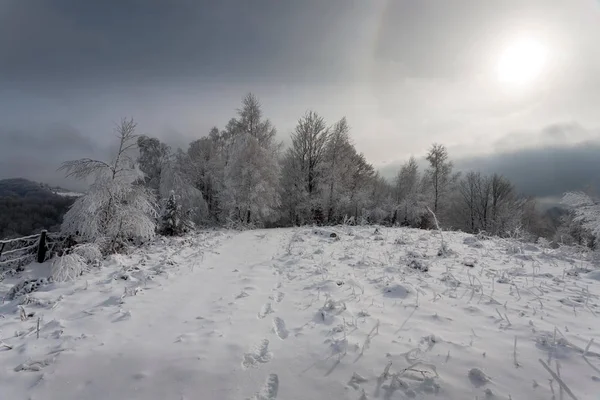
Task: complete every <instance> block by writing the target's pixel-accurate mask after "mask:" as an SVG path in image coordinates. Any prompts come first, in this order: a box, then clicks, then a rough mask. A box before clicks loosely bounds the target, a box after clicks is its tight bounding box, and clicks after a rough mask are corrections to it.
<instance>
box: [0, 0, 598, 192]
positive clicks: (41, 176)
mask: <svg viewBox="0 0 600 400" xmlns="http://www.w3.org/2000/svg"><path fill="white" fill-rule="evenodd" d="M523 40H534V41H535V42H536V43H539V44H540V45H541V46H543V48H544V51H545V57H544V65H543V68H541V69H540V72H539V74H538V75H537V76H536V77H535V79H532V80H531V81H528V82H526V83H525V84H522V85H514V84H511V83H506V82H503V81H501V80H499V79H498V74H497V69H498V65H499V60H500V59H501V57H502V55H503V54H505V53H504V51H505V49H506V48H510V46H511V45H513V44H515V43H520V42H522V41H523ZM0 55H1V57H0V178H5V177H17V176H21V177H26V178H31V179H36V180H42V181H46V182H49V183H60V184H66V185H68V183H65V181H63V180H61V179H59V177H60V174H58V173H56V172H55V169H56V168H57V167H58V165H59V164H60V162H61V161H63V160H65V159H72V158H80V157H84V156H98V157H101V156H103V155H104V154H105V153H106V148H107V146H108V143H109V141H110V140H111V139H112V138H113V136H112V128H113V127H114V123H115V122H116V121H118V120H119V119H120V118H121V117H124V116H131V117H133V118H135V119H136V120H137V121H138V126H139V133H143V134H147V135H151V136H156V137H159V138H161V139H163V140H165V141H167V142H169V143H171V144H174V145H176V146H177V145H185V144H186V143H187V142H189V141H190V140H193V139H195V138H198V137H201V136H204V135H206V134H207V132H208V131H209V129H210V127H212V126H214V125H217V126H219V127H223V126H224V125H225V123H226V122H227V121H228V120H229V118H231V117H232V116H233V115H234V113H235V109H236V108H237V107H238V106H239V104H240V100H241V97H242V96H243V95H244V94H245V93H246V92H248V91H252V92H253V93H255V94H256V95H257V96H258V97H259V98H260V99H261V102H262V104H263V108H264V112H265V114H266V116H267V117H269V118H270V119H271V120H272V121H273V122H274V123H275V125H276V126H277V128H278V131H279V135H280V138H281V139H282V140H284V141H285V139H286V137H289V133H290V132H291V130H292V129H293V127H294V125H295V123H296V121H297V119H298V117H300V116H301V115H302V114H303V113H304V112H305V111H306V110H308V109H314V110H315V111H317V112H319V113H320V114H322V115H323V116H324V117H325V118H326V119H327V120H328V121H329V122H334V121H335V120H337V119H339V118H340V117H342V116H346V117H347V118H348V121H349V123H350V125H351V127H352V136H353V138H354V141H355V143H356V146H357V148H358V150H359V151H362V152H364V153H365V155H366V156H367V158H368V159H369V160H370V161H371V162H372V163H373V164H374V165H375V166H376V167H378V168H380V169H381V170H382V171H383V172H384V173H385V174H386V175H390V174H393V173H394V171H395V170H396V169H397V168H398V165H399V164H401V163H402V162H403V161H405V160H406V159H407V158H408V157H409V156H410V155H415V156H418V157H420V156H422V155H424V154H425V152H426V151H427V148H428V147H429V146H430V144H431V143H432V142H439V143H443V144H445V145H446V146H447V147H448V149H449V152H450V155H451V157H452V158H453V159H455V160H456V162H457V165H458V166H460V167H461V168H473V169H481V170H482V171H491V170H494V171H496V170H497V171H499V172H502V173H506V174H507V175H508V176H509V177H511V178H514V179H515V180H516V181H518V184H519V186H520V188H521V189H522V190H523V191H525V192H528V193H529V194H539V195H540V196H552V195H557V194H559V193H560V192H561V191H563V190H569V189H576V188H577V187H578V186H582V185H588V184H593V183H596V184H598V178H596V181H595V182H594V175H596V177H597V176H598V173H597V171H599V170H600V161H599V159H600V157H599V156H598V153H597V152H594V151H593V150H598V149H600V73H599V72H598V71H600V3H599V2H598V0H560V1H559V0H502V1H500V0H498V1H491V0H490V1H481V0H438V1H427V0H419V1H410V0H406V1H401V0H389V1H384V0H380V1H379V0H369V1H360V0H355V1H352V0H327V1H323V0H304V1H282V0H278V1H275V0H273V1H261V0H252V1H247V0H239V1H227V0H221V1H197V0H172V1H158V0H112V1H109V0H105V1H80V0H54V1H43V0H27V1H22V0H3V1H1V2H0ZM534 61H535V60H534ZM517 65H519V64H518V63H517ZM516 166H518V167H516ZM559 166H563V167H562V168H561V167H559ZM565 168H568V169H569V171H570V172H568V173H567V172H565V173H562V174H560V173H559V174H558V175H557V172H560V171H564V169H565ZM557 170H560V171H557ZM574 178H577V179H574ZM574 186H577V187H574Z"/></svg>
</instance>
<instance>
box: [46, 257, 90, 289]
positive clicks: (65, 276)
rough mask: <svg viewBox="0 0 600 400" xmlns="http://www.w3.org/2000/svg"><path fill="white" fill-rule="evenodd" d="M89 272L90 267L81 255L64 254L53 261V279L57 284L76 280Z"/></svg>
mask: <svg viewBox="0 0 600 400" xmlns="http://www.w3.org/2000/svg"><path fill="white" fill-rule="evenodd" d="M87 270H88V265H87V263H86V261H85V259H84V258H83V257H82V256H80V255H79V254H75V253H72V254H64V255H62V256H60V257H56V258H55V259H54V261H52V279H53V280H54V281H56V282H66V281H71V280H74V279H76V278H77V277H79V276H81V275H83V273H84V272H86V271H87Z"/></svg>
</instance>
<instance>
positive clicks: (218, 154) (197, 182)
mask: <svg viewBox="0 0 600 400" xmlns="http://www.w3.org/2000/svg"><path fill="white" fill-rule="evenodd" d="M226 147H227V139H226V138H225V132H223V133H221V132H219V129H218V128H216V127H214V128H212V129H211V131H210V133H209V135H208V137H204V138H201V139H199V140H196V141H194V142H192V143H190V145H189V148H188V150H187V153H186V154H185V162H184V170H185V173H186V176H187V177H188V178H189V180H190V182H191V184H192V185H193V186H194V187H195V188H196V189H198V190H199V191H200V192H201V193H202V196H203V198H204V202H205V203H206V207H207V213H208V218H209V219H210V220H212V222H215V223H216V222H220V221H222V217H223V216H222V211H223V210H222V208H223V207H222V194H223V188H224V173H225V161H226V159H225V154H226Z"/></svg>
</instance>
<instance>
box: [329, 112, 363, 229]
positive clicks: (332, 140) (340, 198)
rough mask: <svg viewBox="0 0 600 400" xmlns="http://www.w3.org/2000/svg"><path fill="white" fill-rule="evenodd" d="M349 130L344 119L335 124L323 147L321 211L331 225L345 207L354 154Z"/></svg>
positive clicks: (339, 216)
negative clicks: (349, 171) (323, 186)
mask: <svg viewBox="0 0 600 400" xmlns="http://www.w3.org/2000/svg"><path fill="white" fill-rule="evenodd" d="M349 130H350V128H349V126H348V123H347V121H346V118H345V117H344V118H342V119H341V120H339V121H338V122H336V123H335V124H334V125H333V127H332V128H331V134H330V136H329V140H328V141H327V144H326V147H325V156H324V168H323V181H324V182H323V183H324V185H325V186H326V187H325V188H324V192H325V193H324V199H323V209H324V210H325V212H326V221H327V222H328V223H332V222H334V221H335V220H339V219H340V218H341V217H343V215H340V214H341V213H340V211H341V210H342V209H343V208H344V207H347V205H348V200H349V193H348V189H349V188H348V169H349V163H350V162H351V159H352V157H353V155H354V154H355V153H356V150H355V149H354V145H353V144H352V142H351V141H350V136H349V134H348V132H349Z"/></svg>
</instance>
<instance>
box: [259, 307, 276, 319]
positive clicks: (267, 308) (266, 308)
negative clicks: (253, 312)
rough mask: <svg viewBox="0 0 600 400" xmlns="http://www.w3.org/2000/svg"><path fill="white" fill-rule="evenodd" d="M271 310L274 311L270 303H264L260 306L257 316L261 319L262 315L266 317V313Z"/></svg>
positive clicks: (269, 312)
mask: <svg viewBox="0 0 600 400" xmlns="http://www.w3.org/2000/svg"><path fill="white" fill-rule="evenodd" d="M273 312H274V311H273V307H271V303H265V304H263V306H262V307H261V308H260V312H259V313H258V318H259V319H263V318H264V317H266V316H267V315H269V314H271V313H273Z"/></svg>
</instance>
